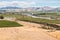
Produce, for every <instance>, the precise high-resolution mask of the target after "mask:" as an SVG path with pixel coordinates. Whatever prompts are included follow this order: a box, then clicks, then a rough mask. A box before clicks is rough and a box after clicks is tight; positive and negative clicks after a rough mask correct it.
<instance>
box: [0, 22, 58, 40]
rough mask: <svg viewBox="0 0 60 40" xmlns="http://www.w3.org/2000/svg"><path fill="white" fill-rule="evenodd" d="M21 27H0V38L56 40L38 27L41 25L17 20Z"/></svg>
mask: <svg viewBox="0 0 60 40" xmlns="http://www.w3.org/2000/svg"><path fill="white" fill-rule="evenodd" d="M17 22H18V23H20V24H23V25H24V26H23V27H11V28H0V40H57V39H56V38H54V37H52V36H49V35H48V34H47V33H46V32H45V31H44V30H43V29H38V28H36V27H39V26H41V25H39V24H35V23H30V22H23V21H17Z"/></svg>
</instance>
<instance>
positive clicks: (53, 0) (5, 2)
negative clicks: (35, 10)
mask: <svg viewBox="0 0 60 40" xmlns="http://www.w3.org/2000/svg"><path fill="white" fill-rule="evenodd" d="M4 6H19V7H44V6H51V7H60V0H0V7H4Z"/></svg>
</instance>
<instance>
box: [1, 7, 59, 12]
mask: <svg viewBox="0 0 60 40" xmlns="http://www.w3.org/2000/svg"><path fill="white" fill-rule="evenodd" d="M7 9H10V10H11V9H16V10H17V9H22V10H26V11H28V10H29V11H41V12H60V7H57V8H52V7H48V6H46V7H28V8H20V7H11V6H7V7H2V8H0V11H1V10H7Z"/></svg>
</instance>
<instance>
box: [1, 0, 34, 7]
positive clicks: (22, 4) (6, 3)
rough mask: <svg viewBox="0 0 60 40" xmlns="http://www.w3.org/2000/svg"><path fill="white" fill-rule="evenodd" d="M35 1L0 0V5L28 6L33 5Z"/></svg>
mask: <svg viewBox="0 0 60 40" xmlns="http://www.w3.org/2000/svg"><path fill="white" fill-rule="evenodd" d="M34 5H35V2H33V1H32V2H25V1H12V2H7V1H2V2H0V6H20V7H29V6H34Z"/></svg>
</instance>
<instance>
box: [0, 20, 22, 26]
mask: <svg viewBox="0 0 60 40" xmlns="http://www.w3.org/2000/svg"><path fill="white" fill-rule="evenodd" d="M18 26H22V25H20V24H18V23H17V22H13V21H8V20H0V27H18Z"/></svg>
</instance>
